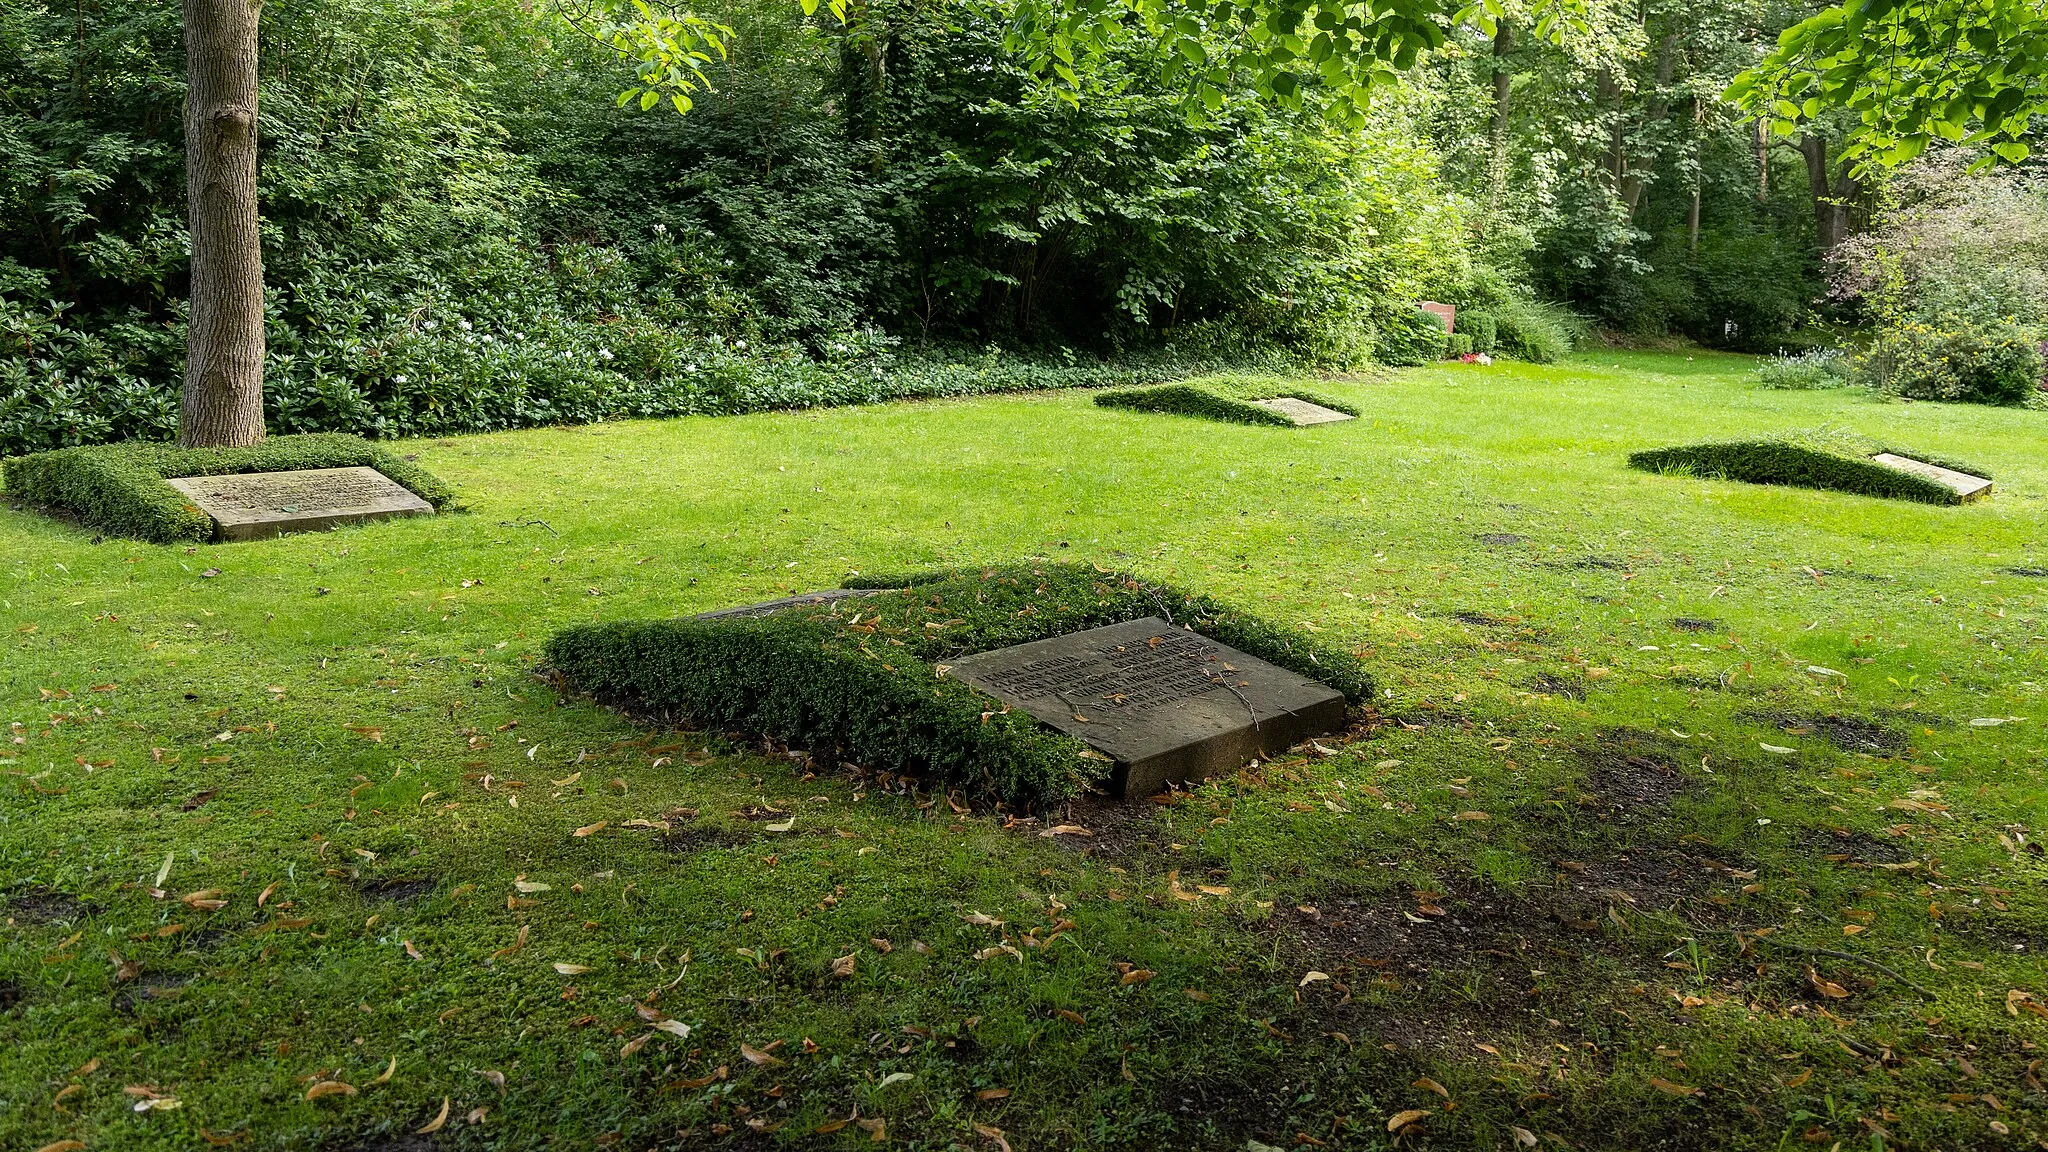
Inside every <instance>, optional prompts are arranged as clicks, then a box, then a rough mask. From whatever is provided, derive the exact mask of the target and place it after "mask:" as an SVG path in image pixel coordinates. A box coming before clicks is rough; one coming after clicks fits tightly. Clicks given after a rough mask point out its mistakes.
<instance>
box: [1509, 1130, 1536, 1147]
mask: <svg viewBox="0 0 2048 1152" xmlns="http://www.w3.org/2000/svg"><path fill="white" fill-rule="evenodd" d="M1508 1131H1510V1132H1512V1133H1514V1134H1515V1147H1517V1148H1534V1147H1535V1146H1536V1134H1535V1133H1534V1132H1531V1131H1529V1130H1528V1129H1527V1128H1519V1127H1516V1126H1515V1125H1513V1124H1510V1125H1508Z"/></svg>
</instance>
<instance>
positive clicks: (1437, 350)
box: [1373, 308, 1450, 367]
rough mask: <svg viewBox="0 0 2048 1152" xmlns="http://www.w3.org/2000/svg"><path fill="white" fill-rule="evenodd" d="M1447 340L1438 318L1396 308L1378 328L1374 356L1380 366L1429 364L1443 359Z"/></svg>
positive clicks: (1448, 336)
mask: <svg viewBox="0 0 2048 1152" xmlns="http://www.w3.org/2000/svg"><path fill="white" fill-rule="evenodd" d="M1449 339H1450V333H1448V332H1445V331H1444V322H1443V321H1442V320H1441V319H1440V318H1438V317H1436V316H1434V315H1432V314H1430V313H1428V312H1424V311H1423V310H1422V309H1420V308H1405V309H1404V308H1396V309H1395V310H1394V311H1393V312H1392V313H1391V314H1389V315H1388V316H1387V318H1386V319H1385V320H1384V321H1383V322H1382V323H1381V324H1380V338H1379V344H1378V345H1377V346H1376V347H1375V348H1374V349H1373V355H1374V356H1376V357H1377V358H1378V359H1379V362H1380V363H1382V364H1389V365H1393V366H1395V367H1413V366H1415V365H1418V364H1430V363H1433V362H1435V361H1438V360H1441V359H1443V358H1444V345H1445V344H1446V343H1447V342H1448V341H1449Z"/></svg>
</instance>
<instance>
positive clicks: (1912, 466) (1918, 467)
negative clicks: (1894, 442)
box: [1871, 452, 1991, 501]
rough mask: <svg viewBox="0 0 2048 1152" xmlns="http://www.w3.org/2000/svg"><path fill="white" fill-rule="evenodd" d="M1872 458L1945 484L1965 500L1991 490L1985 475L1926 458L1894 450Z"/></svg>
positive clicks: (1976, 497) (1984, 494)
mask: <svg viewBox="0 0 2048 1152" xmlns="http://www.w3.org/2000/svg"><path fill="white" fill-rule="evenodd" d="M1871 459H1872V460H1875V461H1876V462H1877V463H1879V464H1882V465H1884V466H1885V467H1887V468H1896V469H1898V470H1899V471H1901V472H1910V473H1912V474H1913V475H1915V476H1919V477H1921V478H1923V479H1926V480H1932V481H1934V482H1935V483H1936V484H1945V485H1947V486H1948V487H1950V488H1953V489H1955V493H1956V496H1957V497H1958V498H1960V499H1962V500H1965V501H1969V500H1977V499H1981V498H1982V497H1984V496H1987V495H1989V494H1990V492H1991V481H1989V480H1986V479H1985V478H1984V477H1982V476H1972V475H1970V474H1969V473H1968V472H1958V471H1956V470H1955V469H1953V468H1943V467H1942V466H1941V465H1939V464H1929V463H1927V462H1926V461H1924V460H1914V459H1912V458H1911V457H1907V456H1900V455H1897V454H1896V453H1892V452H1879V453H1878V454H1877V455H1875V456H1872V457H1871Z"/></svg>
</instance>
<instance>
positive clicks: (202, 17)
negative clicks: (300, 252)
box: [178, 0, 263, 448]
mask: <svg viewBox="0 0 2048 1152" xmlns="http://www.w3.org/2000/svg"><path fill="white" fill-rule="evenodd" d="M184 5H185V71H186V85H187V87H186V95H185V199H186V211H187V219H188V223H189V227H190V230H191V233H192V308H191V316H190V324H189V327H188V328H187V331H186V336H185V391H184V395H183V397H182V402H181V403H180V405H179V408H178V443H180V444H182V445H184V446H185V447H187V448H219V447H232V446H237V445H243V444H254V443H255V442H257V441H258V440H261V439H263V248H262V242H261V238H260V236H259V234H258V231H257V223H256V19H257V14H258V13H259V12H260V11H261V0H184Z"/></svg>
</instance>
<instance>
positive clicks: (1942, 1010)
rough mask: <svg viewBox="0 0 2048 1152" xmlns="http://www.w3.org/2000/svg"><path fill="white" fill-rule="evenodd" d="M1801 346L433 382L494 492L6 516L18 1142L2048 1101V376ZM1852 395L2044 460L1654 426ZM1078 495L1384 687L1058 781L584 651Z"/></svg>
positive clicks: (908, 1142)
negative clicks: (580, 658) (946, 776)
mask: <svg viewBox="0 0 2048 1152" xmlns="http://www.w3.org/2000/svg"><path fill="white" fill-rule="evenodd" d="M1749 366H1750V361H1748V360H1745V359H1740V358H1735V357H1725V356H1713V355H1707V354H1700V355H1698V356H1696V357H1692V356H1685V355H1667V354H1649V353H1602V354H1598V355H1595V356H1591V357H1587V358H1582V359H1580V360H1577V361H1574V362H1571V363H1566V364H1562V365H1556V366H1550V367H1534V366H1526V365H1508V364H1497V365H1494V366H1492V367H1489V368H1481V367H1477V366H1466V365H1446V366H1443V367H1437V368H1429V369H1417V370H1412V371H1408V372H1403V373H1399V374H1396V375H1393V376H1391V377H1388V378H1385V379H1381V380H1369V381H1343V380H1338V381H1316V382H1314V383H1313V387H1314V388H1315V390H1316V391H1317V393H1318V394H1319V395H1327V396H1329V397H1331V398H1332V399H1334V400H1337V401H1340V402H1342V403H1345V404H1347V405H1350V406H1354V407H1356V408H1358V409H1359V410H1360V411H1361V412H1362V413H1364V415H1363V416H1361V417H1360V418H1359V419H1357V420H1354V421H1350V422H1346V423H1341V424H1331V425H1323V426H1319V427H1315V428H1308V429H1287V428H1273V427H1255V426H1240V425H1227V424H1219V423H1214V422H1210V421H1204V420H1198V419H1192V418H1185V417H1176V416H1165V415H1150V414H1140V413H1131V412H1119V411H1112V410H1106V409H1102V408H1099V407H1097V406H1095V405H1094V404H1093V403H1092V402H1091V401H1090V397H1089V395H1088V394H1086V393H1072V394H1065V393H1053V394H1036V395H1022V396H1008V397H988V398H979V399H973V400H961V401H947V402H936V403H922V404H900V405H886V406H877V407H866V408H846V409H834V410H825V411H814V412H803V413H793V414H769V415H758V416H747V417H735V418H724V419H713V418H704V419H685V420H674V421H664V422H646V423H628V424H610V425H594V426H586V427H576V428H564V429H556V430H541V431H529V432H519V433H508V434H503V435H494V436H482V437H476V438H470V439H455V440H432V441H416V442H410V443H405V444H402V445H400V449H401V450H402V451H403V452H406V453H409V454H417V455H418V457H419V461H420V463H421V464H422V465H424V466H425V467H427V468H429V469H431V470H432V471H433V472H435V473H436V474H437V475H439V476H441V477H442V478H444V479H446V480H448V481H450V482H451V483H453V484H454V485H455V486H456V487H457V488H458V489H459V490H460V492H461V494H462V498H463V499H464V500H465V501H466V503H467V505H468V507H469V511H467V512H466V513H462V514H455V515H444V516H440V517H436V518H432V519H418V520H409V521H392V522H387V523H381V524H375V525H369V526H363V527H358V528H352V529H346V530H343V531H339V532H335V533H331V534H323V535H311V536H296V537H287V538H283V539H278V540H273V541H265V542H260V543H252V544H236V545H217V546H198V547H185V546H174V547H158V546H152V545H142V544H136V543H132V542H127V541H122V540H105V541H95V540H94V539H92V537H91V536H90V535H89V534H87V533H85V532H82V531H80V530H78V529H75V528H73V527H69V526H67V525H65V524H62V523H59V522H56V521H52V520H49V519H45V518H43V517H41V516H39V515H37V514H35V513H34V512H32V511H28V510H14V511H0V556H4V557H5V579H4V582H0V636H4V637H5V640H6V643H7V645H8V648H7V649H6V655H5V659H4V661H0V704H4V709H5V715H4V719H5V721H6V722H7V724H8V725H9V726H10V729H9V732H8V734H7V740H6V742H4V743H0V764H4V765H5V766H6V771H7V772H8V773H9V776H8V780H9V782H10V783H11V784H12V785H13V787H11V788H9V789H8V790H7V791H6V793H5V795H4V798H0V851H4V855H0V906H4V908H0V910H4V913H5V916H6V918H7V920H6V929H5V930H6V933H7V936H6V945H7V946H6V948H5V950H4V959H0V1040H4V1041H5V1043H4V1044H0V1144H4V1145H5V1146H6V1147H8V1148H26V1149H35V1148H41V1147H43V1146H45V1145H49V1144H52V1143H55V1142H58V1141H63V1140H68V1139H76V1140H80V1141H83V1142H84V1144H85V1146H86V1147H88V1148H91V1149H95V1150H97V1149H103V1148H104V1149H112V1148H143V1147H151V1148H154V1147H163V1148H172V1147H176V1148H189V1147H194V1146H198V1145H201V1144H204V1143H212V1144H217V1145H223V1146H226V1145H233V1146H238V1147H242V1148H287V1147H290V1148H303V1147H317V1148H392V1147H399V1148H426V1147H430V1146H441V1145H447V1146H461V1147H486V1146H489V1147H537V1146H540V1145H543V1144H549V1143H558V1144H559V1143H566V1144H569V1145H573V1146H589V1145H599V1146H606V1147H618V1148H621V1149H625V1148H631V1149H642V1148H656V1147H698V1146H711V1147H718V1146H732V1147H743V1148H754V1147H762V1148H765V1147H781V1146H803V1147H840V1146H844V1147H852V1146H855V1145H859V1146H871V1144H872V1142H874V1141H876V1140H880V1141H882V1142H884V1143H887V1144H890V1145H895V1146H901V1147H918V1148H933V1149H942V1148H947V1147H949V1146H960V1147H966V1148H990V1149H993V1148H996V1147H997V1146H998V1144H999V1143H1000V1142H1004V1141H1006V1142H1007V1143H1008V1144H1009V1146H1010V1147H1012V1148H1016V1149H1020V1150H1021V1149H1040V1148H1091V1149H1093V1148H1133V1149H1136V1148H1148V1149H1149V1148H1218V1149H1225V1148H1231V1149H1242V1148H1246V1147H1247V1141H1256V1142H1258V1143H1260V1144H1264V1145H1271V1146H1274V1147H1281V1148H1290V1149H1291V1148H1296V1147H1318V1146H1332V1147H1350V1148H1369V1147H1377V1146H1383V1145H1385V1144H1386V1143H1387V1142H1388V1141H1389V1140H1390V1139H1391V1137H1390V1135H1389V1123H1390V1121H1395V1120H1403V1114H1404V1113H1414V1112H1424V1113H1426V1115H1421V1116H1408V1117H1406V1119H1405V1120H1403V1122H1402V1123H1397V1124H1395V1125H1394V1127H1395V1128H1398V1129H1400V1130H1401V1131H1402V1133H1403V1135H1402V1137H1401V1138H1402V1141H1403V1143H1404V1145H1423V1144H1429V1145H1432V1146H1442V1147H1479V1148H1504V1147H1511V1146H1515V1145H1516V1143H1517V1142H1518V1141H1519V1142H1521V1143H1522V1144H1525V1145H1526V1144H1527V1143H1528V1142H1529V1141H1532V1140H1533V1141H1537V1142H1539V1143H1540V1144H1541V1145H1543V1146H1550V1147H1571V1148H1642V1147H1667V1148H1724V1147H1741V1148H1779V1147H1822V1148H1826V1147H1830V1146H1832V1145H1833V1144H1834V1143H1835V1142H1837V1141H1840V1142H1841V1145H1842V1147H1845V1148H1847V1147H1856V1148H1864V1147H1871V1146H1873V1143H1874V1142H1875V1143H1876V1144H1878V1145H1881V1146H1885V1147H1892V1146H1899V1147H2003V1146H2013V1147H2018V1146H2022V1145H2023V1144H2027V1143H2032V1142H2034V1141H2036V1140H2039V1139H2042V1138H2044V1137H2048V1124H2044V1123H2043V1115H2042V1109H2043V1107H2044V1106H2048V1095H2044V1092H2043V1089H2042V1088H2041V1085H2040V1082H2039V1080H2038V1079H2037V1071H2036V1070H2035V1067H2034V1066H2035V1063H2036V1061H2037V1059H2038V1058H2041V1057H2042V1056H2043V1055H2044V1054H2043V1053H2042V1052H2040V1051H2039V1050H2038V1049H2037V1045H2040V1044H2044V1043H2048V1027H2044V1025H2048V1020H2044V1018H2043V1017H2044V1014H2048V1006H2044V1005H2048V973H2044V967H2043V963H2042V961H2041V960H2040V958H2039V957H2038V955H2037V953H2038V952H2039V950H2040V949H2041V948H2043V947H2048V923H2044V901H2043V899H2042V887H2041V883H2042V880H2043V879H2044V878H2048V867H2044V859H2043V856H2042V850H2041V848H2040V847H2039V846H2037V832H2036V830H2037V829H2038V828H2040V827H2041V826H2042V825H2044V824H2048V811H2044V792H2043V790H2042V769H2043V766H2044V761H2048V737H2044V734H2043V733H2042V731H2041V724H2042V722H2043V721H2044V719H2048V709H2044V708H2043V704H2042V702H2043V684H2044V682H2048V667H2044V663H2048V638H2044V634H2048V621H2044V620H2043V619H2042V615H2043V613H2044V612H2048V604H2044V598H2048V539H2044V537H2048V531H2044V527H2043V526H2044V524H2048V519H2044V513H2048V461H2044V455H2043V453H2042V444H2043V436H2042V430H2043V427H2044V426H2043V424H2042V420H2043V416H2042V414H2039V413H2031V412H2025V411H2017V410H2001V409H1989V408H1980V407H1960V406H1940V405H1901V404H1879V403H1875V402H1871V401H1869V400H1866V399H1863V398H1861V397H1860V395H1857V394H1850V393H1846V392H1811V393H1803V392H1768V391H1762V390H1758V389H1755V388H1754V387H1753V386H1751V384H1750V383H1749V381H1748V379H1747V372H1748V369H1749ZM1824 425H1825V426H1838V427H1841V428H1845V429H1848V430H1852V431H1856V432H1860V433H1863V434H1866V435H1870V436H1873V437H1876V438H1879V439H1881V440H1883V441H1884V442H1885V443H1887V444H1890V445H1896V446H1900V447H1906V448H1917V449H1920V450H1924V451H1925V452H1928V453H1931V454H1934V455H1937V456H1941V457H1945V458H1958V459H1965V460H1970V461H1973V462H1979V463H1981V464H1982V465H1983V466H1984V467H1986V468H1987V469H1989V470H1990V471H1991V472H1992V473H1993V475H1994V476H1995V477H1996V478H1997V490H1996V492H1995V493H1994V494H1993V495H1992V496H1991V497H1990V498H1989V499H1988V500H1986V501H1983V502H1981V503H1977V504H1972V505H1968V506H1965V507H1960V508H1956V507H1938V506H1930V505H1923V504H1914V503H1907V502H1903V501H1885V500H1877V499H1871V498H1866V497H1858V496H1849V495H1841V494H1834V493H1826V492H1816V491H1807V490H1795V489H1779V488H1767V487H1758V486H1747V485H1739V484H1733V483H1726V482H1717V481H1706V480H1698V479H1691V478H1685V477H1679V476H1660V475H1653V474H1646V473H1643V472H1638V471H1632V470H1630V469H1629V468H1628V467H1627V466H1626V459H1625V458H1626V456H1627V454H1628V453H1629V452H1630V451H1633V450H1637V449H1641V448H1645V447H1655V446H1659V445H1665V444H1674V443H1684V442H1691V441H1697V440H1706V439H1714V438H1724V437H1735V436H1746V435H1754V434H1775V433H1780V432H1784V431H1788V430H1793V429H1810V428H1815V427H1820V426H1824ZM1034 557H1040V558H1047V559H1059V560H1077V561H1083V562H1093V563H1095V564H1098V565H1100V566H1101V567H1103V568H1105V569H1123V570H1129V571H1133V572H1137V573H1141V574H1144V575H1146V576H1148V577H1153V578H1157V579H1163V580H1172V581H1174V582H1176V583H1179V584H1181V585H1184V586H1186V587H1189V588H1191V589H1194V590H1197V591H1200V592H1203V593H1206V594H1209V595H1211V596H1214V597H1217V598H1219V599H1223V600H1228V601H1233V602H1236V603H1239V604H1242V605H1244V606H1246V607H1249V608H1255V609H1256V610H1258V611H1260V612H1262V613H1264V614H1266V615H1268V616H1271V617H1273V618H1275V619H1277V620H1281V621H1284V622H1287V623H1291V624H1295V625H1298V626H1300V627H1302V628H1304V629H1308V630H1311V631H1313V632H1314V633H1315V634H1316V636H1317V638H1318V639H1320V640H1323V641H1326V642H1330V643H1333V644H1339V645H1341V646H1343V647H1345V648H1347V649H1350V650H1353V651H1356V652H1358V653H1359V654H1360V655H1361V656H1362V657H1364V658H1365V660H1366V662H1367V666H1368V668H1369V669H1370V670H1371V671H1372V672H1373V674H1374V675H1375V677H1376V679H1377V681H1378V684H1379V685H1380V686H1381V688H1382V689H1383V692H1382V695H1381V697H1380V698H1379V699H1378V700H1377V701H1376V702H1375V707H1374V709H1373V710H1371V711H1370V713H1369V714H1366V715H1364V716H1361V717H1360V719H1359V722H1358V723H1357V724H1356V726H1355V727H1354V728H1353V729H1352V730H1351V731H1350V732H1348V733H1346V734H1344V735H1342V736H1339V737H1334V738H1330V739H1326V740H1324V741H1322V742H1321V743H1320V745H1319V746H1311V747H1308V748H1303V749H1299V750H1297V752H1296V753H1295V754H1293V755H1290V756H1288V757H1286V758H1284V759H1279V760H1275V761H1272V762H1270V763H1263V764H1258V765H1255V766H1253V767H1250V768H1248V769H1246V770H1245V771H1244V772H1243V773H1241V774H1240V775H1239V776H1238V777H1237V778H1235V779H1225V780H1220V781H1215V782H1212V783H1211V784H1210V785H1208V786H1205V787H1203V788H1200V789H1197V790H1195V791H1193V792H1192V793H1187V794H1183V795H1179V796H1174V797H1170V798H1168V799H1169V800H1170V802H1141V803H1135V804H1129V805H1121V806H1117V805H1110V804H1106V803H1099V802H1097V803H1085V804H1080V805H1076V806H1074V807H1073V808H1071V809H1067V810H1063V811H1059V812H1053V813H1046V812H1021V811H998V810H995V809H994V808H992V807H991V806H989V805H988V803H987V802H986V801H985V800H984V799H983V798H977V797H974V796H972V795H971V794H967V795H961V794H957V793H956V794H954V795H953V796H952V797H950V798H948V797H945V796H942V795H939V794H937V793H934V792H930V791H925V790H920V789H919V788H918V787H917V786H916V782H915V781H905V780H899V779H881V778H876V777H874V776H871V775H866V774H861V773H858V772H856V771H852V770H849V769H848V768H847V767H845V766H842V765H839V764H836V763H824V762H818V761H816V760H813V759H811V758H809V757H808V756H806V755H805V754H804V751H805V750H801V749H798V750H789V749H786V748H782V747H780V746H774V745H770V744H764V743H762V742H761V741H760V740H759V739H758V738H757V736H758V734H743V733H720V732H697V731H683V730H673V729H660V730H652V729H649V728H645V727H641V726H638V725H636V724H635V723H633V722H631V721H630V720H629V719H627V718H625V717H622V716H620V715H619V714H617V713H615V712H612V711H610V710H607V709H606V708H603V707H600V706H598V705H597V704H594V703H592V702H589V701H585V700H579V699H575V698H563V697H561V696H560V695H558V692H557V690H556V687H555V685H554V684H553V682H552V681H551V680H549V679H548V678H546V677H545V676H544V675H540V674H537V669H536V664H537V662H538V655H539V652H540V648H541V644H542V642H543V641H544V639H545V638H546V637H547V636H548V634H549V633H550V632H551V631H552V630H553V629H555V628H558V627H560V626H562V625H565V624H570V623H575V622H583V621H592V620H601V619H613V618H627V617H645V616H655V615H674V614H681V613H689V612H695V611H701V610H704V609H708V608H714V607H723V606H727V605H733V604H740V603H746V602H749V601H754V600H762V599H767V598H771V597H774V596H779V595H783V594H786V593H787V592H791V591H805V590H809V589H814V588H821V587H829V586H833V585H836V584H837V583H839V582H840V581H841V580H842V579H845V578H847V577H848V575H849V574H851V573H877V572H902V571H907V570H912V569H916V568H920V567H927V566H936V565H953V564H970V565H971V564H977V563H996V562H1009V561H1015V560H1020V559H1024V560H1028V559H1030V558H1034ZM1055 825H1078V826H1079V827H1081V828H1084V829H1086V833H1087V834H1085V835H1084V834H1079V833H1071V832H1070V833H1066V834H1062V835H1057V836H1053V835H1047V833H1049V832H1050V831H1051V830H1052V828H1053V826H1055ZM785 826H786V830H781V831H778V830H777V829H783V828H785ZM848 958H851V959H848ZM335 1085H342V1086H345V1087H336V1086H335ZM422 1130H426V1131H425V1134H420V1133H421V1132H422Z"/></svg>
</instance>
